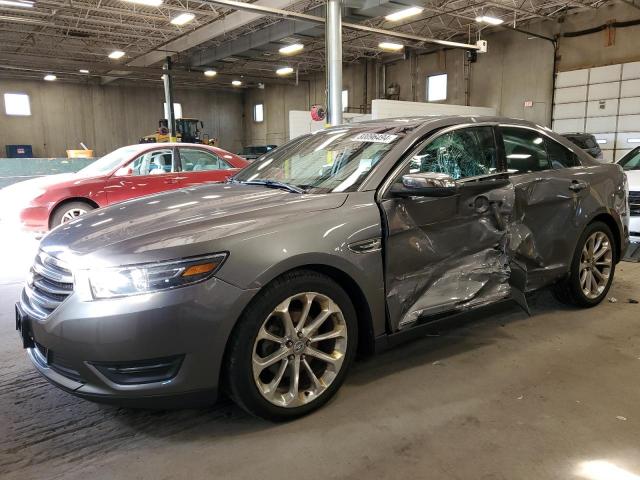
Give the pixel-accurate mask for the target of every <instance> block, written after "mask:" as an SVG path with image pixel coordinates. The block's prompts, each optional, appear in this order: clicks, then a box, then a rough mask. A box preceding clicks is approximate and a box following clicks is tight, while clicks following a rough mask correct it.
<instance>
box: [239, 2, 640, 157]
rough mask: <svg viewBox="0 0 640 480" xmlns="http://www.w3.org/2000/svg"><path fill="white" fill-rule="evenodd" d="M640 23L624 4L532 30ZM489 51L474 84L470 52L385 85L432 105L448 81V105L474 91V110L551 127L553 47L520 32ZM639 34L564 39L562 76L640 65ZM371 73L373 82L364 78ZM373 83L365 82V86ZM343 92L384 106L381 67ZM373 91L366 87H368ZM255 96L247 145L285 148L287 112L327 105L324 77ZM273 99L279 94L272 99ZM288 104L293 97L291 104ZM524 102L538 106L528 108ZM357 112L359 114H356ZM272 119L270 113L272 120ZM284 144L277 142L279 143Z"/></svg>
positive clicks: (348, 76)
mask: <svg viewBox="0 0 640 480" xmlns="http://www.w3.org/2000/svg"><path fill="white" fill-rule="evenodd" d="M636 18H640V10H638V9H636V8H634V7H632V6H631V5H628V4H626V3H623V2H619V3H613V4H611V5H609V6H606V7H601V8H599V9H597V10H596V9H590V10H587V9H585V10H582V11H580V12H578V13H573V14H570V15H567V17H566V18H565V20H564V22H563V23H560V24H557V23H551V22H539V23H533V24H530V25H527V26H526V29H528V30H530V31H532V32H534V33H539V34H543V35H546V36H553V35H555V34H557V33H561V32H573V31H577V30H583V29H586V28H591V27H594V26H598V25H602V24H603V23H606V22H608V21H610V20H616V21H626V20H631V19H636ZM483 38H484V39H486V40H487V41H488V42H489V51H488V52H487V53H485V54H479V55H478V61H477V62H476V63H474V64H472V66H471V70H470V79H469V83H468V84H467V81H466V80H465V74H464V52H462V51H461V50H444V51H443V50H440V51H436V52H432V53H422V54H416V55H412V56H410V58H408V59H406V60H404V59H399V60H397V61H391V62H388V63H387V64H386V82H385V83H386V85H387V86H388V85H390V84H391V83H397V84H398V85H399V86H400V96H399V99H400V100H406V101H418V102H423V101H425V100H426V98H425V97H426V78H427V76H429V75H435V74H440V73H447V74H448V81H449V83H448V96H447V100H446V102H445V103H450V104H456V105H464V104H465V103H466V101H467V95H466V91H467V88H468V90H469V96H468V101H469V104H470V105H475V106H482V107H484V106H486V107H495V108H496V109H497V111H498V112H499V114H501V115H504V116H511V117H517V118H524V119H527V120H531V121H534V122H537V123H540V124H543V125H550V123H551V110H552V106H551V103H552V93H553V46H552V44H551V43H550V42H548V41H546V40H543V39H539V38H535V37H530V36H528V35H526V34H522V33H519V32H513V31H507V30H503V31H499V32H497V33H493V34H489V35H483ZM639 43H640V26H634V27H628V28H620V29H616V30H615V36H614V42H613V43H611V41H610V38H609V34H608V32H606V31H605V32H598V33H595V34H591V35H585V36H580V37H574V38H565V37H562V38H561V39H560V42H559V50H558V54H559V57H558V65H557V68H558V71H565V70H573V69H577V68H584V67H590V66H601V65H610V64H615V63H623V62H631V61H638V60H640V50H639V49H638V45H639ZM365 72H366V75H365ZM365 78H366V81H365ZM343 83H344V88H345V89H348V90H349V97H350V98H349V105H350V107H352V108H350V110H349V111H353V112H357V111H359V110H360V106H361V105H368V106H369V108H370V104H371V100H372V99H374V98H379V97H378V95H377V92H376V72H375V64H374V63H373V62H369V63H368V64H365V63H364V62H363V63H360V64H345V65H344V67H343ZM365 85H366V86H365ZM259 92H260V91H253V90H250V91H248V92H247V95H246V98H245V110H244V114H245V119H244V121H245V138H244V139H245V143H256V144H257V143H264V142H269V143H270V142H271V140H273V141H274V142H275V143H279V142H280V139H281V138H284V137H286V132H287V131H288V113H287V112H288V110H290V109H296V110H308V109H309V108H310V106H311V105H312V104H314V103H320V104H324V103H325V102H326V100H325V96H324V95H325V79H324V74H323V73H321V74H316V75H313V76H312V77H311V78H310V79H307V80H301V81H300V85H299V86H286V87H283V86H273V85H267V86H266V87H265V89H264V90H262V91H261V92H262V93H259ZM270 92H272V93H270ZM283 97H287V98H284V99H283ZM258 99H261V100H263V101H264V103H265V112H266V113H267V116H268V118H267V119H266V121H265V122H264V124H255V123H254V122H253V121H252V115H251V108H252V106H253V104H254V103H256V101H257V100H258ZM525 101H531V102H533V106H532V107H525ZM354 107H355V108H354ZM269 112H271V113H269ZM276 139H277V141H276Z"/></svg>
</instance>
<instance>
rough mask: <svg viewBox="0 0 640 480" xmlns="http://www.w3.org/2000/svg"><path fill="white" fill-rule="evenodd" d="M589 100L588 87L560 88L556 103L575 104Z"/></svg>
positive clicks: (557, 91)
mask: <svg viewBox="0 0 640 480" xmlns="http://www.w3.org/2000/svg"><path fill="white" fill-rule="evenodd" d="M585 100H587V86H586V85H584V86H581V87H567V88H558V89H557V90H556V98H555V103H556V104H558V103H574V102H584V101H585Z"/></svg>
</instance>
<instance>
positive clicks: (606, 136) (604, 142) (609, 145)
mask: <svg viewBox="0 0 640 480" xmlns="http://www.w3.org/2000/svg"><path fill="white" fill-rule="evenodd" d="M593 136H594V137H596V141H597V142H598V145H600V148H601V149H602V150H605V149H607V150H610V149H613V148H614V147H615V143H616V134H615V133H594V134H593Z"/></svg>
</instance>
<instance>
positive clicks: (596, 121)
mask: <svg viewBox="0 0 640 480" xmlns="http://www.w3.org/2000/svg"><path fill="white" fill-rule="evenodd" d="M553 129H554V130H555V131H556V132H558V133H573V132H587V133H592V134H594V135H595V137H596V139H597V140H598V143H599V144H600V148H601V149H602V152H603V154H604V158H605V159H606V160H608V161H610V162H612V161H615V160H618V159H619V158H621V157H622V156H623V155H625V154H626V153H627V152H628V151H629V150H631V149H632V148H634V147H636V146H638V145H640V62H633V63H622V64H618V65H608V66H606V67H596V68H585V69H581V70H572V71H568V72H560V73H558V75H557V77H556V89H555V100H554V108H553Z"/></svg>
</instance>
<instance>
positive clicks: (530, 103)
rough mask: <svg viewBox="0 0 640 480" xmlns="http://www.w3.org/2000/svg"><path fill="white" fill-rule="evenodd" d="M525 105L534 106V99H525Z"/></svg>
mask: <svg viewBox="0 0 640 480" xmlns="http://www.w3.org/2000/svg"><path fill="white" fill-rule="evenodd" d="M524 107H525V108H531V107H533V100H525V101H524Z"/></svg>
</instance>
